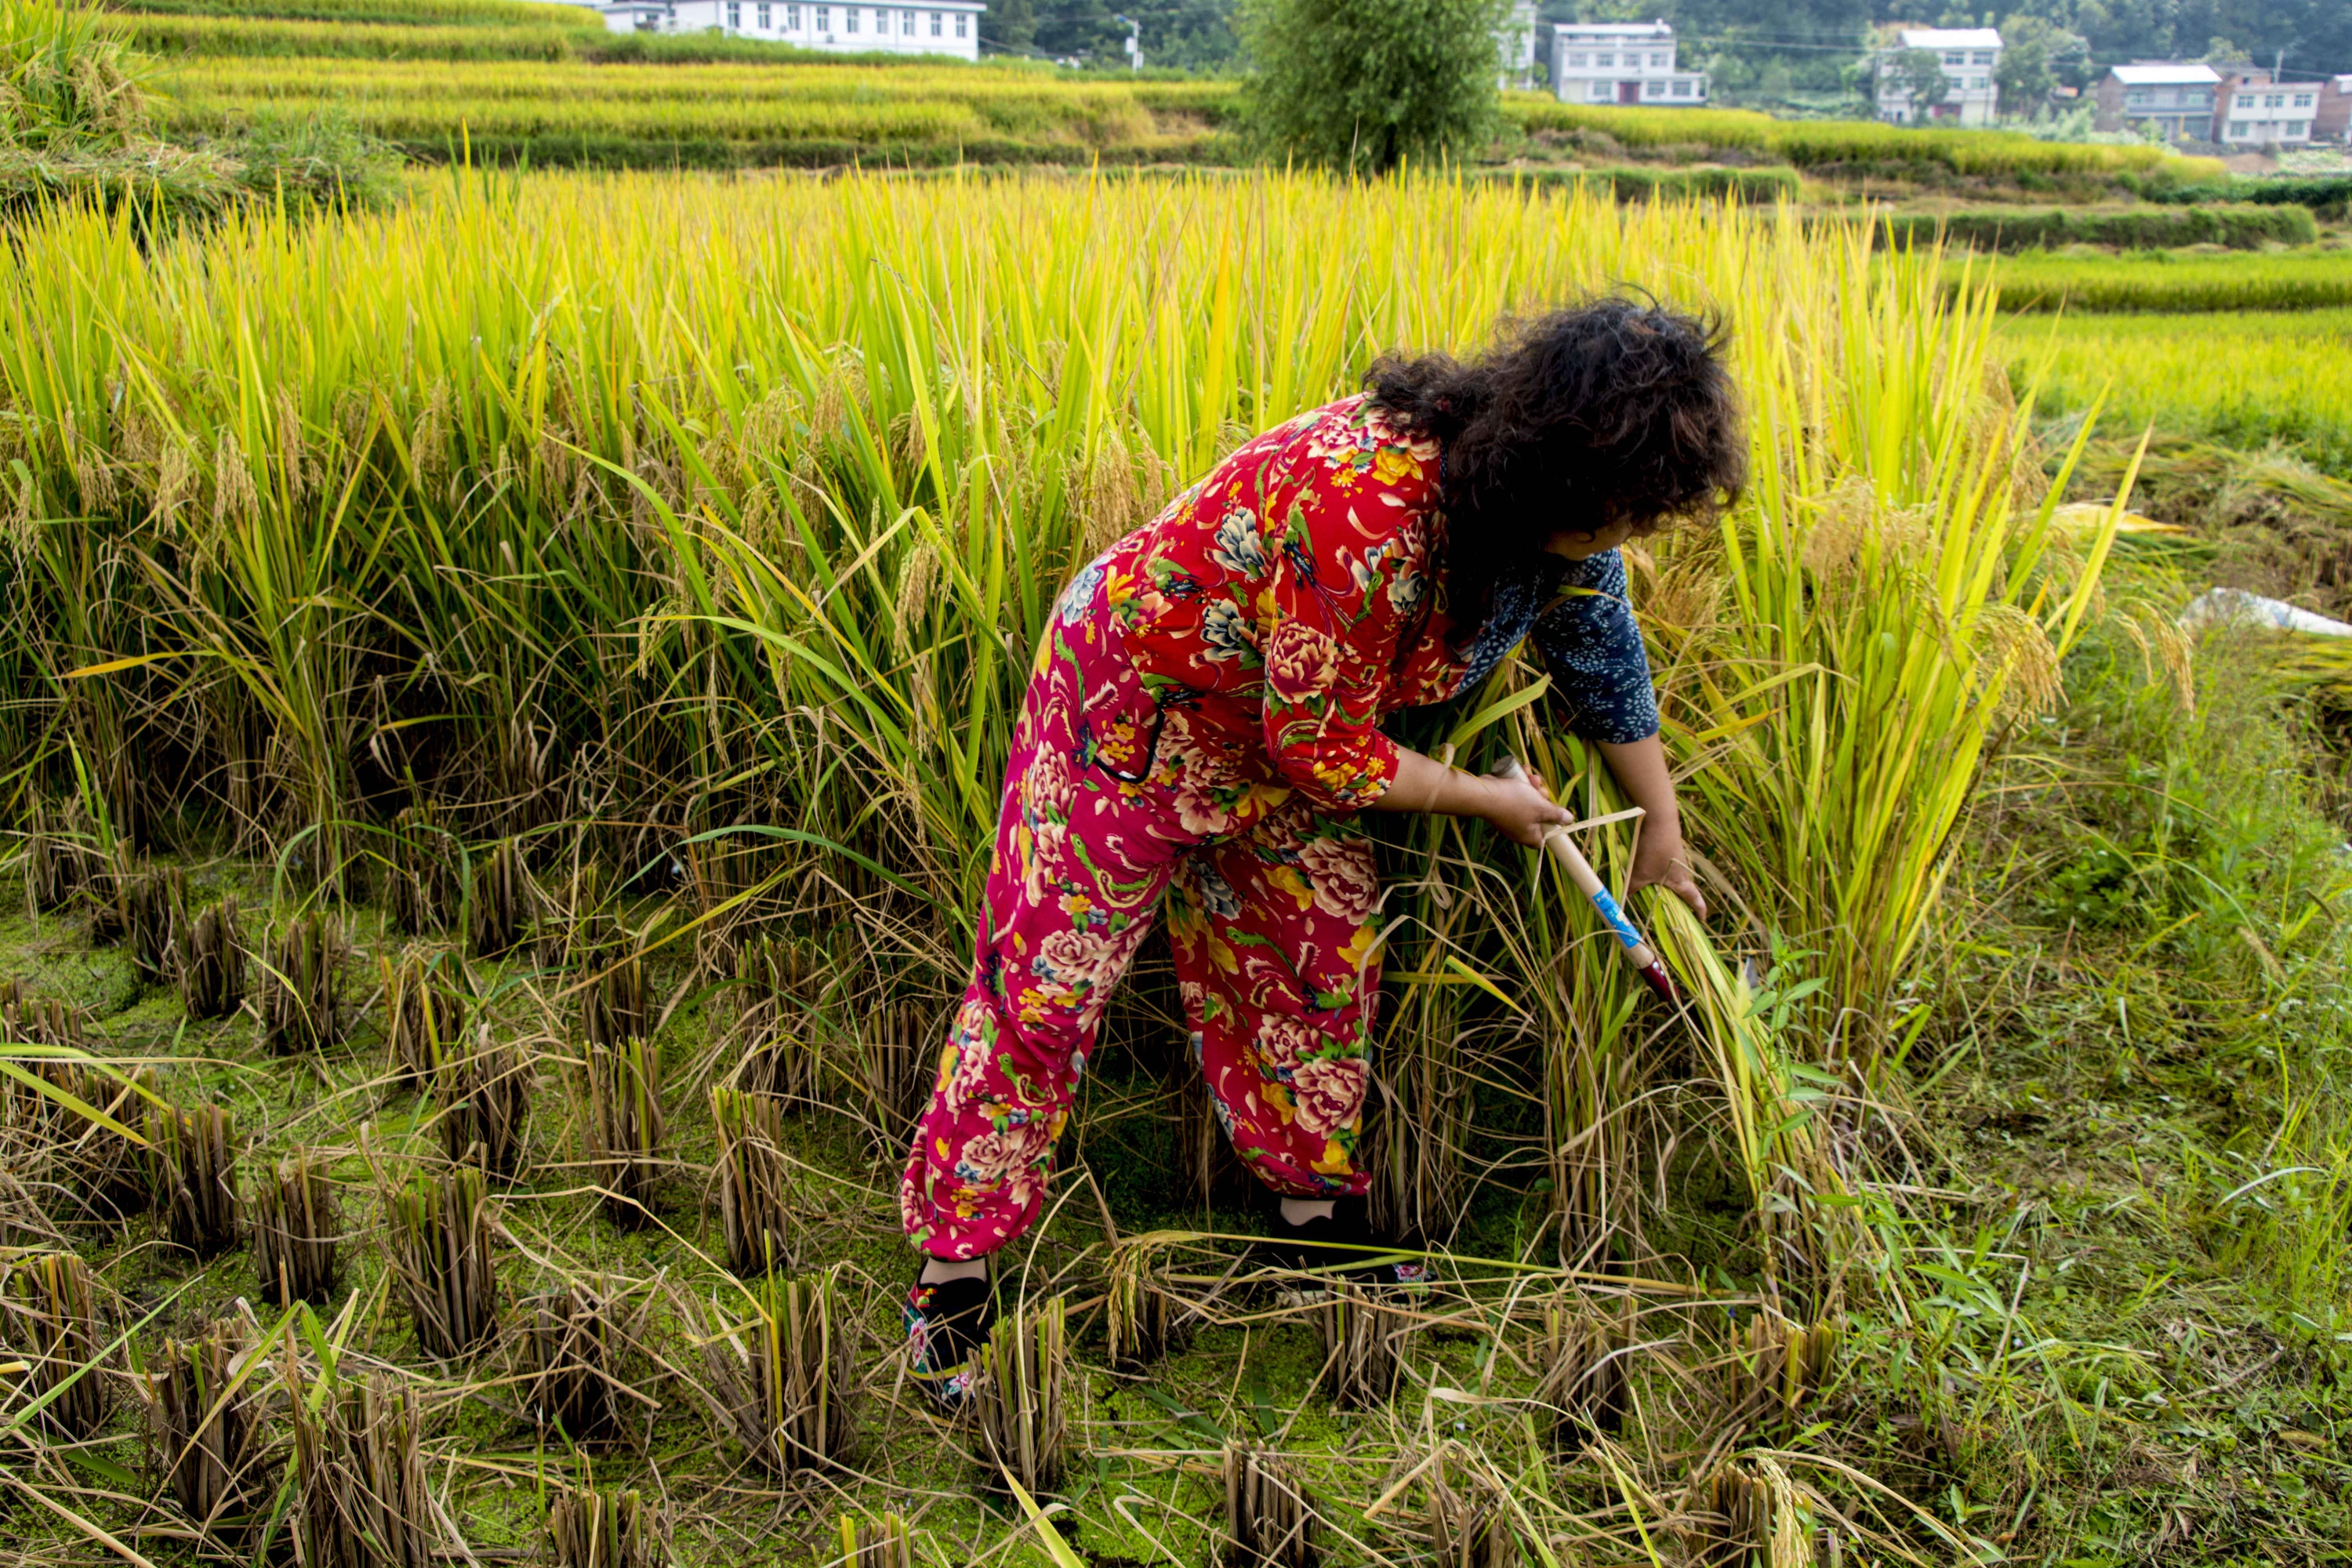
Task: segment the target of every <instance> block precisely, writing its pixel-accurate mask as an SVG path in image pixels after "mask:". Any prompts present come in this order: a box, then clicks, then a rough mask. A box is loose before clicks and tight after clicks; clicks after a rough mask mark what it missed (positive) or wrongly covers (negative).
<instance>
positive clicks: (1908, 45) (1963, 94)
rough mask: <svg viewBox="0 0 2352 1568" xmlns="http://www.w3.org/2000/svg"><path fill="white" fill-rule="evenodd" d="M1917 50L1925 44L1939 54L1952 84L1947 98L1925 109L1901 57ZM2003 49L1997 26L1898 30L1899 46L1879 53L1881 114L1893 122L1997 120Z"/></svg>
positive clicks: (1976, 122)
mask: <svg viewBox="0 0 2352 1568" xmlns="http://www.w3.org/2000/svg"><path fill="white" fill-rule="evenodd" d="M1914 49H1925V50H1927V52H1928V53H1930V54H1932V55H1934V56H1935V57H1936V61H1937V65H1938V66H1939V67H1940V68H1942V70H1943V73H1944V79H1945V81H1946V82H1947V83H1948V84H1949V86H1948V88H1947V89H1946V90H1945V93H1944V100H1943V101H1942V102H1941V103H1933V104H1929V105H1927V108H1926V109H1925V110H1921V109H1920V107H1919V104H1918V102H1917V100H1916V99H1915V98H1914V97H1913V96H1912V83H1911V81H1910V79H1908V78H1907V77H1906V75H1905V74H1904V71H1903V69H1902V68H1901V66H1900V65H1899V64H1898V62H1897V61H1896V59H1895V57H1896V56H1897V55H1899V54H1903V53H1906V52H1908V51H1910V50H1914ZM2000 50H2001V43H2000V30H1999V29H1998V28H1994V27H1905V28H1902V29H1900V30H1899V31H1897V32H1896V34H1895V44H1894V47H1891V48H1884V49H1881V50H1879V52H1878V63H1877V68H1876V72H1875V80H1876V85H1877V89H1878V92H1877V97H1878V118H1879V119H1881V120H1884V121H1886V122H1887V123H1888V124H1890V125H1908V124H1911V123H1913V122H1914V121H1917V122H1919V123H1923V124H1924V123H1927V122H1929V121H1934V122H1936V123H1939V124H1947V125H1990V124H1991V123H1992V122H1993V117H1994V114H1995V112H1996V110H1997V109H1998V106H1999V104H2000V85H1999V83H1997V82H1996V81H1995V80H1994V74H1995V69H1996V68H1997V67H1999V66H2000Z"/></svg>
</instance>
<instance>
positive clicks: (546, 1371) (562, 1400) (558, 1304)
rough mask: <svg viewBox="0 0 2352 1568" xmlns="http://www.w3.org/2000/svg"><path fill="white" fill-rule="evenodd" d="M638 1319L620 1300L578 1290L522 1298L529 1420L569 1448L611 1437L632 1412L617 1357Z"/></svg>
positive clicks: (580, 1287)
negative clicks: (558, 1437) (555, 1434)
mask: <svg viewBox="0 0 2352 1568" xmlns="http://www.w3.org/2000/svg"><path fill="white" fill-rule="evenodd" d="M638 1316H639V1315H637V1314H633V1313H631V1312H630V1310H629V1308H628V1303H627V1301H626V1300H625V1298H624V1297H622V1296H619V1295H616V1294H605V1293H601V1292H599V1291H598V1290H596V1289H593V1288H590V1287H587V1286H583V1285H578V1284H573V1285H566V1286H565V1287H563V1288H562V1289H559V1290H552V1291H549V1292H548V1293H546V1294H544V1295H540V1296H533V1297H531V1298H530V1299H529V1300H525V1301H524V1302H523V1303H522V1304H521V1320H520V1324H519V1329H518V1339H519V1341H520V1347H521V1356H520V1360H521V1362H522V1377H523V1390H524V1394H525V1398H526V1402H527V1405H528V1407H529V1409H530V1414H531V1418H532V1419H533V1420H534V1421H535V1422H537V1423H538V1424H539V1425H540V1426H541V1427H542V1428H544V1429H546V1430H549V1431H551V1432H556V1433H560V1434H561V1435H562V1438H563V1440H564V1441H566V1442H570V1443H583V1444H596V1443H608V1442H611V1441H612V1440H613V1439H614V1437H615V1436H618V1435H619V1432H620V1425H621V1419H622V1417H623V1416H624V1415H625V1414H627V1413H628V1411H629V1409H630V1408H631V1405H630V1402H629V1401H628V1399H627V1398H626V1396H625V1390H626V1388H627V1385H626V1384H625V1383H624V1382H623V1381H622V1372H623V1369H622V1357H623V1356H624V1355H625V1353H626V1352H627V1351H628V1347H629V1344H630V1342H631V1340H632V1339H633V1338H634V1337H635V1333H636V1332H637V1331H639V1330H640V1328H641V1326H642V1325H641V1324H640V1323H639V1321H638Z"/></svg>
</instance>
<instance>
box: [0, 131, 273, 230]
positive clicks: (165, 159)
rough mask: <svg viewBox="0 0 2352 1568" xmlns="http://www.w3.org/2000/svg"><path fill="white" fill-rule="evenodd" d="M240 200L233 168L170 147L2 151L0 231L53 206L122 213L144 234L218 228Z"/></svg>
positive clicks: (63, 145)
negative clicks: (216, 224)
mask: <svg viewBox="0 0 2352 1568" xmlns="http://www.w3.org/2000/svg"><path fill="white" fill-rule="evenodd" d="M240 195H241V192H240V190H239V187H238V184H237V170H236V165H235V164H234V163H231V162H230V161H229V160H228V159H226V158H225V157H222V156H220V155H219V154H217V153H200V152H191V151H189V150H188V149H186V148H184V147H174V146H172V145H171V144H170V143H168V142H134V143H130V144H127V145H124V146H120V147H106V146H99V145H95V144H87V143H85V144H76V143H72V142H58V143H56V144H54V145H52V146H48V147H45V148H26V147H0V226H13V225H16V224H19V223H22V222H24V221H26V219H28V218H31V217H35V216H38V215H39V214H41V213H43V212H46V211H47V210H49V209H51V208H54V207H75V206H89V207H95V208H97V209H99V210H100V211H101V212H108V213H116V212H125V211H127V212H128V214H129V215H130V219H131V226H132V227H133V228H134V229H136V230H138V231H139V232H140V233H142V234H148V233H152V232H155V231H158V230H163V229H171V228H177V227H181V226H187V225H191V224H193V225H198V226H201V225H204V224H208V223H211V222H214V221H215V220H216V219H218V218H220V217H221V216H223V215H224V214H226V213H227V212H228V211H229V210H230V209H231V208H232V207H234V206H236V204H237V201H238V198H239V196H240Z"/></svg>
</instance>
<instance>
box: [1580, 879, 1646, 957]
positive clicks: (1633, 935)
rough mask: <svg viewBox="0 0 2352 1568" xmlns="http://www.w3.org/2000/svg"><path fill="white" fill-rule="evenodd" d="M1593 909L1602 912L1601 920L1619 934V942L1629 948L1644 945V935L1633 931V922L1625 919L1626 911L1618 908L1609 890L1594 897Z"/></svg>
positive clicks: (1604, 889) (1604, 890)
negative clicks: (1606, 922)
mask: <svg viewBox="0 0 2352 1568" xmlns="http://www.w3.org/2000/svg"><path fill="white" fill-rule="evenodd" d="M1592 907H1593V908H1594V909H1596V910H1600V911H1601V919H1602V920H1604V921H1608V922H1609V929H1610V930H1612V931H1615V932H1616V933H1617V940H1618V941H1619V942H1623V943H1624V944H1625V945H1626V946H1627V947H1640V946H1641V945H1642V933H1641V932H1640V931H1635V930H1634V929H1633V921H1629V920H1627V919H1626V918H1625V911H1624V910H1621V909H1619V908H1618V907H1617V900H1614V899H1612V898H1611V897H1610V896H1609V889H1606V888H1603V889H1601V890H1600V891H1598V892H1596V893H1594V894H1593V895H1592Z"/></svg>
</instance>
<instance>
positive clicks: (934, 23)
mask: <svg viewBox="0 0 2352 1568" xmlns="http://www.w3.org/2000/svg"><path fill="white" fill-rule="evenodd" d="M939 36H940V14H939V13H938V12H937V11H934V12H932V13H931V37H934V38H936V37H939Z"/></svg>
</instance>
